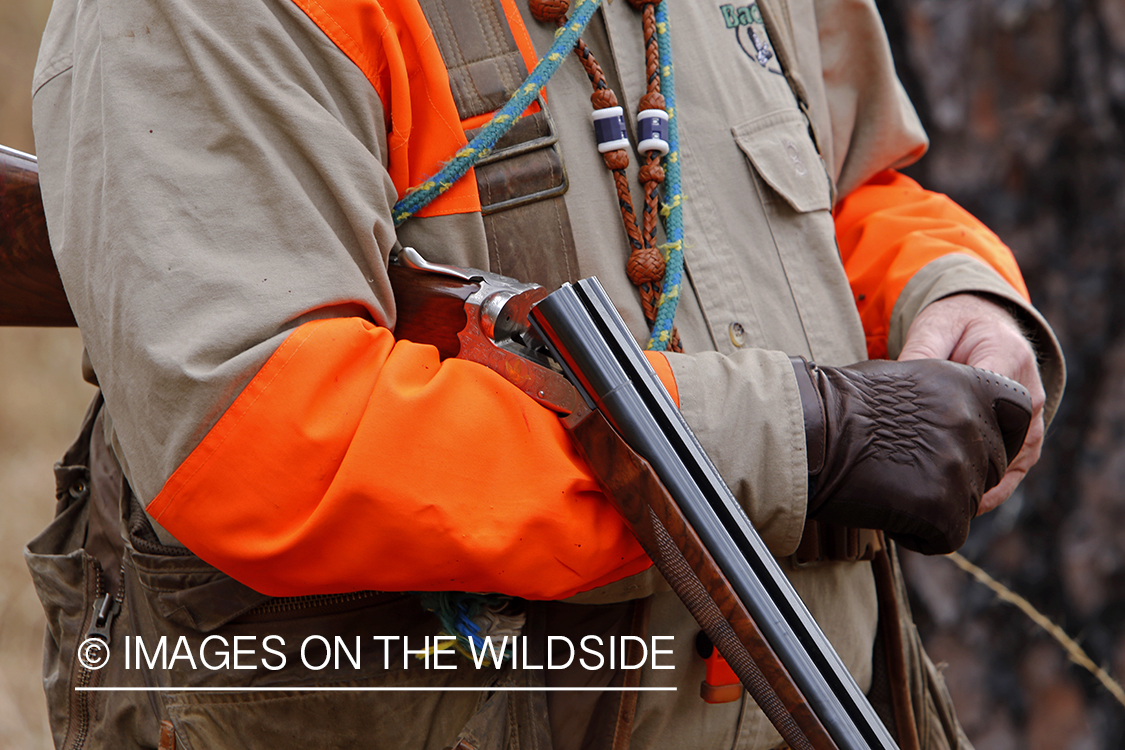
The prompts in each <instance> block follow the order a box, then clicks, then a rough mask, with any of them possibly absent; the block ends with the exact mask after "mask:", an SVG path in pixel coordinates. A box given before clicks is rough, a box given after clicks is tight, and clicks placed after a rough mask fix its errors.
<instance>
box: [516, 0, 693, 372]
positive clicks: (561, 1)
mask: <svg viewBox="0 0 1125 750" xmlns="http://www.w3.org/2000/svg"><path fill="white" fill-rule="evenodd" d="M629 4H630V5H632V6H633V7H634V8H641V7H642V6H643V8H644V33H645V73H646V76H647V79H648V82H647V89H648V90H647V91H646V92H645V94H644V96H643V97H641V102H640V104H641V109H664V96H663V95H662V94H661V93H660V69H659V60H660V52H659V47H658V46H657V41H656V14H655V13H656V12H655V8H656V2H655V0H629ZM529 7H530V10H531V15H532V17H534V18H535V19H536V20H538V21H542V22H545V23H554V24H556V25H558V26H563V25H565V24H566V22H567V18H566V11H567V8H568V7H569V2H568V0H531V1H530V3H529ZM574 54H575V56H576V57H577V58H578V60H579V62H581V63H582V68H583V70H585V71H586V76H587V77H588V78H589V79H590V84H591V86H593V89H594V91H593V93H592V94H591V95H590V102H591V104H593V106H594V109H608V108H610V107H616V106H618V100H617V94H615V93H614V91H613V89H611V88H609V84H608V83H607V82H606V77H605V72H604V71H603V70H602V67H601V65H599V64H598V61H597V59H596V58H595V57H594V53H593V51H592V50H591V49H590V48H589V46H588V45H587V44H586V42H585V41H583V40H582V39H581V38H580V39H579V40H578V43H577V44H576V45H575V47H574ZM602 158H603V160H604V161H605V165H606V169H608V170H609V171H610V172H611V173H612V174H613V182H614V187H615V188H616V191H617V204H618V208H619V210H620V212H621V222H622V224H623V225H624V227H625V234H626V236H627V237H628V238H629V246H630V252H629V258H628V260H627V261H626V265H625V271H626V275H627V276H628V277H629V281H630V282H632V283H633V285H634V286H636V287H637V290H638V291H639V292H640V295H641V308H642V309H643V311H644V316H645V320H646V321H647V323H648V325H649V327H652V326H653V325H654V323H655V322H656V313H657V309H658V308H659V305H660V291H661V286H662V283H663V281H664V268H665V262H664V254H663V253H662V252H661V251H660V249H659V248H658V247H657V245H656V224H657V220H658V211H659V208H660V195H659V186H660V184H661V183H662V182H663V181H664V169H663V167H661V166H660V157H659V156H658V155H657V154H655V153H649V154H647V155H646V156H645V164H643V165H642V166H641V170H640V173H639V179H640V182H641V183H642V184H643V185H644V194H645V198H644V208H643V211H642V218H641V222H638V221H637V216H636V213H634V211H633V195H632V191H631V190H630V188H629V179H628V177H627V176H626V174H625V170H626V168H627V167H628V166H629V154H628V153H627V152H626V151H625V150H623V149H618V150H616V151H610V152H608V153H605V154H602ZM668 349H669V350H670V351H674V352H679V351H683V347H682V345H681V344H680V335H679V332H678V331H677V330H676V329H675V327H673V328H672V337H671V340H670V341H669V343H668Z"/></svg>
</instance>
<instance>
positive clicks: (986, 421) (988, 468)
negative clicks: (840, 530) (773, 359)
mask: <svg viewBox="0 0 1125 750" xmlns="http://www.w3.org/2000/svg"><path fill="white" fill-rule="evenodd" d="M793 369H794V371H795V372H796V374H797V383H798V386H799V387H800V392H801V401H802V405H803V406H804V411H805V437H806V441H807V444H808V453H809V477H810V489H809V509H808V514H809V517H810V518H815V519H817V520H818V521H825V522H828V523H837V524H842V525H846V526H855V527H860V528H870V529H883V530H884V531H886V532H887V533H888V534H890V535H891V537H893V538H894V539H895V540H896V541H898V542H899V543H900V544H902V545H903V546H904V547H907V548H909V549H912V550H916V551H918V552H922V553H925V554H930V555H934V554H945V553H948V552H952V551H953V550H955V549H957V548H958V547H960V546H961V545H962V544H964V542H965V539H966V537H967V536H968V534H969V521H971V520H972V519H973V517H974V516H975V515H976V512H977V507H978V506H979V505H980V500H981V497H982V496H983V495H984V493H985V492H987V491H988V490H989V489H991V488H992V487H993V486H995V485H996V483H997V482H999V481H1000V478H1001V477H1002V476H1004V472H1005V471H1006V470H1007V468H1008V461H1010V460H1011V459H1013V458H1015V456H1016V454H1017V453H1018V452H1019V450H1020V447H1021V446H1022V445H1023V439H1024V435H1025V434H1026V433H1027V428H1028V424H1029V423H1030V421H1031V399H1030V397H1029V396H1028V393H1027V391H1026V390H1025V389H1024V388H1023V386H1021V385H1020V384H1019V383H1016V382H1014V381H1012V380H1008V379H1007V378H1004V377H1001V376H999V375H996V374H995V373H991V372H987V371H985V370H978V369H976V368H973V367H968V366H966V365H959V364H956V363H954V362H943V361H939V360H915V361H910V362H895V361H891V360H870V361H867V362H859V363H857V364H854V365H850V366H848V367H818V366H817V365H815V364H813V363H811V362H806V361H805V360H804V359H801V358H799V357H794V358H793Z"/></svg>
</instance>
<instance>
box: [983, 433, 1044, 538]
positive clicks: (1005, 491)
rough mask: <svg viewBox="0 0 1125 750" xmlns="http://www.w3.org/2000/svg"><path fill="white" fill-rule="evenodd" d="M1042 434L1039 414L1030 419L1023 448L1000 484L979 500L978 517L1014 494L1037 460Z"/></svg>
mask: <svg viewBox="0 0 1125 750" xmlns="http://www.w3.org/2000/svg"><path fill="white" fill-rule="evenodd" d="M1044 432H1045V429H1044V425H1043V416H1042V414H1041V413H1040V414H1039V415H1037V416H1036V417H1034V418H1033V419H1032V421H1031V425H1030V427H1028V430H1027V437H1026V438H1025V439H1024V443H1023V448H1022V449H1021V450H1020V452H1019V454H1018V455H1017V456H1016V459H1015V460H1014V461H1012V462H1011V463H1010V464H1009V465H1008V470H1007V471H1006V472H1005V473H1004V476H1003V477H1002V478H1001V479H1000V482H999V483H998V484H997V485H996V486H995V487H993V488H992V489H991V490H989V491H988V492H986V493H985V494H984V497H983V498H981V502H980V507H979V508H978V509H977V515H978V516H979V515H981V514H983V513H988V512H989V511H991V510H995V509H996V508H998V507H999V506H1000V505H1001V504H1002V503H1003V502H1004V501H1005V500H1007V499H1008V498H1009V497H1011V495H1012V493H1013V492H1015V489H1016V487H1017V486H1018V485H1019V483H1020V482H1021V481H1023V478H1024V477H1025V476H1026V475H1027V472H1028V470H1029V469H1031V467H1032V466H1034V465H1035V462H1036V461H1038V460H1039V454H1040V451H1041V450H1042V447H1043V435H1044Z"/></svg>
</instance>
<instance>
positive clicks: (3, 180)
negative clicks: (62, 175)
mask: <svg viewBox="0 0 1125 750" xmlns="http://www.w3.org/2000/svg"><path fill="white" fill-rule="evenodd" d="M73 325H75V322H74V314H73V313H72V312H71V311H70V304H69V303H68V302H67V300H66V292H64V291H63V285H62V279H60V278H59V270H58V268H57V267H56V266H55V258H54V256H53V255H52V254H51V241H50V240H49V239H48V237H47V218H46V217H45V216H44V215H43V197H42V195H40V193H39V168H38V165H37V164H36V161H35V157H34V156H29V155H27V154H23V153H20V152H19V151H13V150H11V149H8V148H4V147H3V146H0V326H73Z"/></svg>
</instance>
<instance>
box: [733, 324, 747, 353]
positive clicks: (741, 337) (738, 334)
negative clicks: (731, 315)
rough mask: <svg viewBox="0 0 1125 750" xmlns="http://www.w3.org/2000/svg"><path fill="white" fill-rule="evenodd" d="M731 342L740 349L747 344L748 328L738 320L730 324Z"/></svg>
mask: <svg viewBox="0 0 1125 750" xmlns="http://www.w3.org/2000/svg"><path fill="white" fill-rule="evenodd" d="M730 342H731V343H732V344H734V345H735V346H737V347H738V348H739V349H741V348H742V347H744V346H746V329H745V328H743V327H742V324H741V323H739V322H738V321H737V320H736V321H734V322H733V323H731V324H730Z"/></svg>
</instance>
